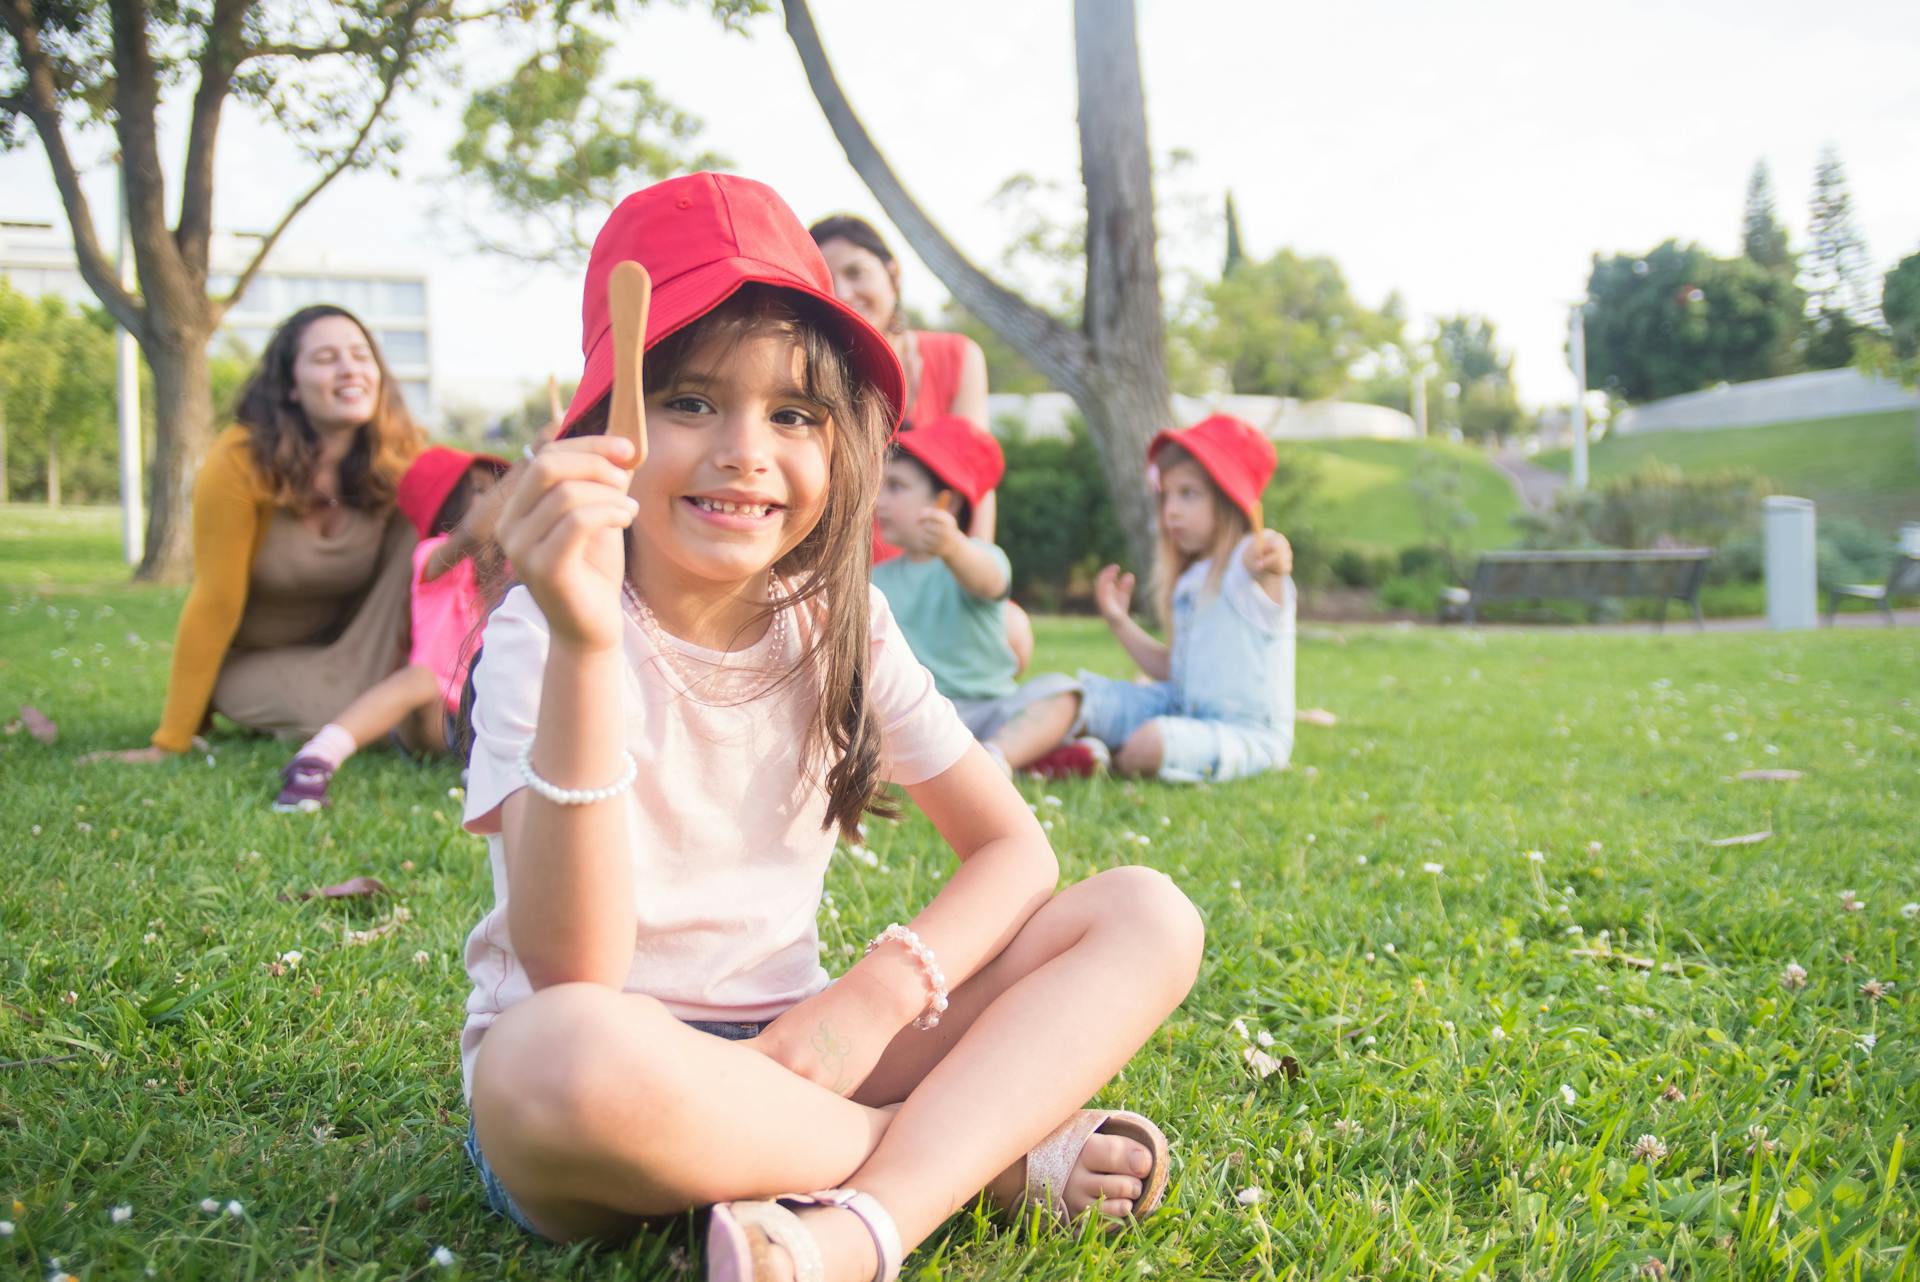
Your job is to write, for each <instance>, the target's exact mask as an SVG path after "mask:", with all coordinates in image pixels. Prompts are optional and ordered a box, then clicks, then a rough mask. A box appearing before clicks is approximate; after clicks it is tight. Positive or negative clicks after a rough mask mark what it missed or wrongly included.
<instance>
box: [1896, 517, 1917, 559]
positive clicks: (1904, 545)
mask: <svg viewBox="0 0 1920 1282" xmlns="http://www.w3.org/2000/svg"><path fill="white" fill-rule="evenodd" d="M1900 550H1901V551H1902V552H1905V553H1906V554H1907V555H1908V556H1920V521H1908V522H1906V523H1905V524H1903V525H1901V527H1900Z"/></svg>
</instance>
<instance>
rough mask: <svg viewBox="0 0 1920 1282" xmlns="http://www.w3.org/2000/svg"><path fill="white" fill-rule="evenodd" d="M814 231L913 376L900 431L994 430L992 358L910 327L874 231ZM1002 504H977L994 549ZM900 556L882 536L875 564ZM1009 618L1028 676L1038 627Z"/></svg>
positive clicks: (841, 220) (826, 222)
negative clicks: (949, 423) (952, 426)
mask: <svg viewBox="0 0 1920 1282" xmlns="http://www.w3.org/2000/svg"><path fill="white" fill-rule="evenodd" d="M807 230H808V231H809V232H810V233H811V234H812V236H813V243H814V244H816V245H818V246H820V254H821V256H822V257H824V258H825V259H826V260H827V267H828V268H829V269H830V270H831V271H832V272H833V289H834V293H836V294H838V295H839V296H840V301H841V302H843V303H845V304H847V305H848V306H849V307H851V308H853V309H854V310H855V311H857V312H859V313H860V315H861V317H862V319H864V320H865V321H867V323H868V324H870V325H872V326H873V327H874V328H875V329H877V330H879V331H880V332H881V333H883V334H885V335H886V336H887V338H888V339H889V340H891V341H892V343H893V350H894V354H895V355H897V356H899V358H900V364H901V365H902V366H903V367H904V368H905V369H906V372H907V404H906V410H905V413H904V415H903V418H902V421H901V424H900V430H901V431H903V432H910V431H912V430H913V425H914V424H915V423H916V422H921V423H930V422H932V421H933V420H934V419H936V418H942V417H944V416H946V415H949V414H951V415H956V416H958V417H960V418H964V419H967V420H969V421H971V422H973V423H977V424H979V425H980V426H982V427H986V426H988V423H987V358H986V354H985V353H983V352H982V351H981V350H980V345H979V344H978V343H976V342H974V341H973V340H972V339H971V338H968V337H967V336H966V335H965V334H948V333H941V332H939V331H937V330H923V329H908V328H907V317H906V310H905V309H904V308H903V307H901V306H900V262H899V260H898V259H896V258H895V257H894V256H893V251H892V250H890V249H888V248H887V242H886V241H884V240H882V239H880V233H879V232H877V231H875V230H874V229H873V225H872V224H871V223H869V222H867V221H866V220H865V219H862V218H856V217H854V216H853V215H852V214H835V215H834V216H832V217H830V218H822V219H821V220H820V221H819V222H817V223H815V224H814V225H813V226H812V227H809V228H808V229H807ZM997 497H998V496H997V495H996V494H994V493H993V492H991V491H989V492H988V493H987V494H986V495H984V496H983V497H982V498H981V500H980V502H979V503H977V504H975V505H974V509H973V521H972V524H971V525H970V526H969V527H968V529H967V533H968V534H969V535H971V536H972V537H974V538H976V539H985V540H986V541H987V542H989V543H991V542H993V532H994V526H995V521H996V518H997V517H998V515H999V507H998V504H997V502H996V500H997ZM899 555H900V549H899V548H897V547H894V546H893V545H892V544H890V543H888V542H886V541H885V540H884V539H882V538H880V536H879V532H878V531H877V530H876V531H875V533H874V540H873V560H874V563H875V564H876V565H877V564H879V563H880V562H882V561H888V560H892V559H893V558H894V557H896V556H899ZM1006 619H1007V643H1008V644H1009V645H1011V646H1012V647H1013V653H1014V657H1015V658H1016V659H1018V660H1019V664H1020V668H1021V669H1022V670H1025V668H1026V666H1027V661H1028V660H1029V659H1031V658H1032V657H1033V623H1032V621H1031V620H1030V619H1028V618H1027V613H1026V611H1025V610H1022V609H1021V608H1020V607H1019V606H1017V605H1014V604H1013V603H1012V602H1008V603H1007V613H1006Z"/></svg>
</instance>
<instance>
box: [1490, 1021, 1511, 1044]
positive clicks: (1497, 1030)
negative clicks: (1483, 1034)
mask: <svg viewBox="0 0 1920 1282" xmlns="http://www.w3.org/2000/svg"><path fill="white" fill-rule="evenodd" d="M1487 1039H1488V1040H1489V1041H1495V1042H1504V1041H1506V1040H1507V1030H1506V1029H1504V1028H1502V1027H1500V1025H1498V1024H1495V1025H1494V1026H1493V1027H1492V1028H1490V1029H1488V1030H1487Z"/></svg>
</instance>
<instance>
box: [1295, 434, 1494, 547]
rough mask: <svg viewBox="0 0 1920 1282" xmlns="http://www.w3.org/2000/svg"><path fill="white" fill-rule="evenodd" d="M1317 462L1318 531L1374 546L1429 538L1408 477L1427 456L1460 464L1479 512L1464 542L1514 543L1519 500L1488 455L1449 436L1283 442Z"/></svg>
mask: <svg viewBox="0 0 1920 1282" xmlns="http://www.w3.org/2000/svg"><path fill="white" fill-rule="evenodd" d="M1282 448H1283V449H1286V450H1297V451H1299V452H1300V453H1302V454H1305V455H1308V456H1310V457H1311V458H1313V459H1314V460H1315V462H1316V463H1317V464H1318V465H1319V478H1320V479H1319V484H1318V485H1317V486H1316V487H1315V488H1314V490H1313V493H1312V495H1311V496H1310V497H1309V498H1308V500H1307V512H1306V515H1307V519H1308V521H1309V522H1310V523H1311V524H1312V526H1313V529H1314V532H1315V533H1316V534H1318V535H1320V536H1322V537H1326V538H1332V539H1337V540H1339V541H1340V542H1343V543H1352V544H1357V545H1361V546H1364V547H1366V548H1368V549H1370V550H1372V551H1374V552H1398V551H1399V550H1400V549H1401V548H1404V547H1412V546H1414V545H1416V544H1424V543H1429V542H1431V541H1432V540H1433V534H1432V532H1430V531H1429V530H1427V529H1426V528H1425V526H1424V525H1423V524H1422V518H1421V513H1420V508H1419V505H1418V503H1417V502H1416V501H1415V499H1414V495H1413V491H1412V490H1411V489H1410V487H1409V483H1410V482H1411V481H1412V480H1413V479H1414V478H1415V477H1416V476H1417V475H1419V471H1420V468H1421V466H1422V464H1423V463H1424V464H1426V465H1428V466H1436V467H1441V468H1458V469H1459V473H1460V499H1461V501H1462V503H1464V504H1465V507H1466V510H1467V512H1468V513H1469V514H1470V515H1471V516H1472V517H1473V525H1472V527H1471V528H1470V529H1469V530H1468V531H1467V533H1466V537H1465V539H1464V542H1465V544H1466V546H1467V547H1468V548H1469V549H1470V550H1472V551H1480V550H1483V549H1486V548H1500V547H1509V546H1511V545H1512V544H1513V543H1514V541H1515V540H1516V538H1517V537H1518V535H1517V532H1516V531H1515V530H1514V528H1513V518H1514V517H1515V516H1516V515H1518V514H1519V512H1520V500H1519V499H1518V497H1516V496H1515V494H1514V492H1513V485H1512V483H1511V482H1509V481H1508V480H1507V478H1506V476H1505V474H1503V473H1502V472H1501V471H1500V470H1499V469H1497V468H1496V467H1494V466H1493V464H1492V463H1490V462H1488V461H1487V457H1486V455H1485V454H1484V453H1483V452H1482V451H1480V450H1478V449H1476V448H1474V447H1472V446H1467V445H1455V444H1453V443H1452V442H1450V441H1441V440H1431V439H1430V440H1426V441H1315V442H1313V443H1312V444H1310V445H1285V446H1282Z"/></svg>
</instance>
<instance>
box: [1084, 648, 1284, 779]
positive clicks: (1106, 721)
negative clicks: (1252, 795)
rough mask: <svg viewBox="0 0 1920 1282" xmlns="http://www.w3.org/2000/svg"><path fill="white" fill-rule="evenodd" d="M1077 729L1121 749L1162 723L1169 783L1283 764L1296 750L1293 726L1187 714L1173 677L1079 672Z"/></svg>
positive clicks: (1164, 773)
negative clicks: (1119, 677) (1144, 681)
mask: <svg viewBox="0 0 1920 1282" xmlns="http://www.w3.org/2000/svg"><path fill="white" fill-rule="evenodd" d="M1080 682H1081V689H1082V694H1081V698H1080V719H1079V721H1078V723H1077V724H1076V725H1075V727H1074V731H1073V733H1074V734H1076V735H1080V734H1089V735H1092V736H1093V737H1094V738H1096V739H1098V740H1100V741H1101V742H1102V743H1104V744H1106V745H1107V747H1108V748H1109V749H1110V750H1112V751H1114V752H1118V751H1120V748H1121V747H1122V745H1124V744H1125V743H1126V742H1127V740H1128V739H1129V738H1131V737H1132V736H1133V732H1134V731H1136V730H1138V729H1139V728H1140V727H1141V726H1144V725H1146V724H1147V723H1148V722H1153V723H1154V724H1155V725H1157V726H1158V727H1159V729H1160V743H1161V757H1160V773H1159V775H1158V776H1157V777H1158V778H1160V779H1161V780H1163V781H1165V782H1167V783H1201V782H1205V781H1209V780H1215V781H1224V780H1227V779H1244V778H1245V777H1246V776H1248V775H1255V774H1259V773H1260V772H1262V771H1264V770H1278V769H1279V768H1280V767H1282V766H1284V765H1286V764H1287V759H1288V758H1289V757H1290V756H1291V755H1292V754H1293V727H1292V726H1290V725H1289V726H1285V727H1276V726H1259V725H1242V724H1239V723H1236V722H1232V721H1217V720H1212V719H1210V718H1203V717H1193V716H1186V715H1183V714H1182V712H1181V708H1180V700H1179V696H1178V693H1177V692H1176V691H1175V689H1174V687H1173V686H1172V684H1171V683H1169V682H1166V681H1156V682H1153V683H1152V684H1150V685H1139V684H1136V683H1134V682H1131V681H1115V680H1114V679H1113V678H1111V677H1103V676H1098V675H1096V674H1094V673H1091V672H1082V673H1081V674H1080Z"/></svg>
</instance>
